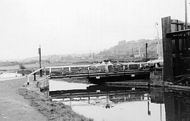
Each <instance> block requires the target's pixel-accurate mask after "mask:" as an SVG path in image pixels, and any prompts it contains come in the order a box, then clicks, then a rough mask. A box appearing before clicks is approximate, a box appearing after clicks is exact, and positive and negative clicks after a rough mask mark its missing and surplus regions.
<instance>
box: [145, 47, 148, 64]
mask: <svg viewBox="0 0 190 121" xmlns="http://www.w3.org/2000/svg"><path fill="white" fill-rule="evenodd" d="M147 48H148V43H146V44H145V49H146V61H148V52H147Z"/></svg>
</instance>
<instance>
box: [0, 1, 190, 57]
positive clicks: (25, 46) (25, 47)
mask: <svg viewBox="0 0 190 121" xmlns="http://www.w3.org/2000/svg"><path fill="white" fill-rule="evenodd" d="M188 8H189V10H190V5H188ZM189 14H190V13H189ZM189 14H188V15H189ZM165 16H171V17H172V18H175V19H181V20H184V0H0V41H1V44H0V60H8V59H22V58H26V57H33V56H38V52H37V48H38V46H39V44H41V46H42V54H43V55H50V54H70V53H87V52H98V51H101V50H104V49H107V48H109V47H111V46H113V45H115V44H117V42H118V41H120V40H138V39H142V38H145V39H153V38H155V37H156V27H155V23H156V22H158V24H159V26H158V27H159V30H161V22H160V21H161V17H165ZM189 19H190V17H189ZM159 34H160V37H161V31H160V33H159Z"/></svg>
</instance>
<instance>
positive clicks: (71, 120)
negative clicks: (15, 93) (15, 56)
mask: <svg viewBox="0 0 190 121" xmlns="http://www.w3.org/2000/svg"><path fill="white" fill-rule="evenodd" d="M47 86H49V85H48V79H47V78H37V80H36V81H30V84H29V85H24V86H23V87H21V88H19V94H20V95H22V96H23V97H24V98H25V99H27V100H29V101H30V105H31V106H32V107H35V109H37V110H38V111H39V112H40V113H41V114H43V115H44V116H45V117H46V118H47V119H48V121H92V119H88V118H85V117H84V116H82V115H79V114H77V113H75V112H74V111H73V110H72V109H71V107H70V106H66V105H64V104H63V103H61V102H54V101H52V100H51V98H49V96H48V92H47V93H46V89H47V91H48V88H49V87H47Z"/></svg>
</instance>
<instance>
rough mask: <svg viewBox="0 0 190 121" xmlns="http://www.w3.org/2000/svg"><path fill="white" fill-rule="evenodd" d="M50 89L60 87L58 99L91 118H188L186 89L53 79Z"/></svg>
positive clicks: (189, 107) (122, 120)
mask: <svg viewBox="0 0 190 121" xmlns="http://www.w3.org/2000/svg"><path fill="white" fill-rule="evenodd" d="M50 90H52V91H53V90H64V91H63V93H62V100H61V101H62V102H63V103H64V104H66V105H70V106H71V107H72V109H73V110H74V111H75V112H77V113H79V114H82V115H84V116H86V117H88V118H92V119H94V121H190V93H189V92H179V91H178V92H176V91H172V90H168V89H164V90H163V89H162V88H151V89H148V88H147V89H143V88H132V87H125V88H117V87H107V86H97V85H89V84H78V83H68V82H64V81H53V80H50ZM68 94H69V95H68ZM71 94H72V97H71ZM59 95H61V94H59Z"/></svg>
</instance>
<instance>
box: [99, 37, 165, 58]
mask: <svg viewBox="0 0 190 121" xmlns="http://www.w3.org/2000/svg"><path fill="white" fill-rule="evenodd" d="M146 43H148V49H147V50H148V58H157V57H158V54H157V43H158V42H157V40H148V39H141V40H137V41H125V40H122V41H119V42H118V44H117V45H115V46H113V47H111V48H109V49H107V50H104V51H101V52H100V53H99V54H98V56H99V57H103V58H107V59H116V60H118V59H119V60H131V59H134V58H139V59H143V58H145V44H146ZM160 50H162V49H160Z"/></svg>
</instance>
